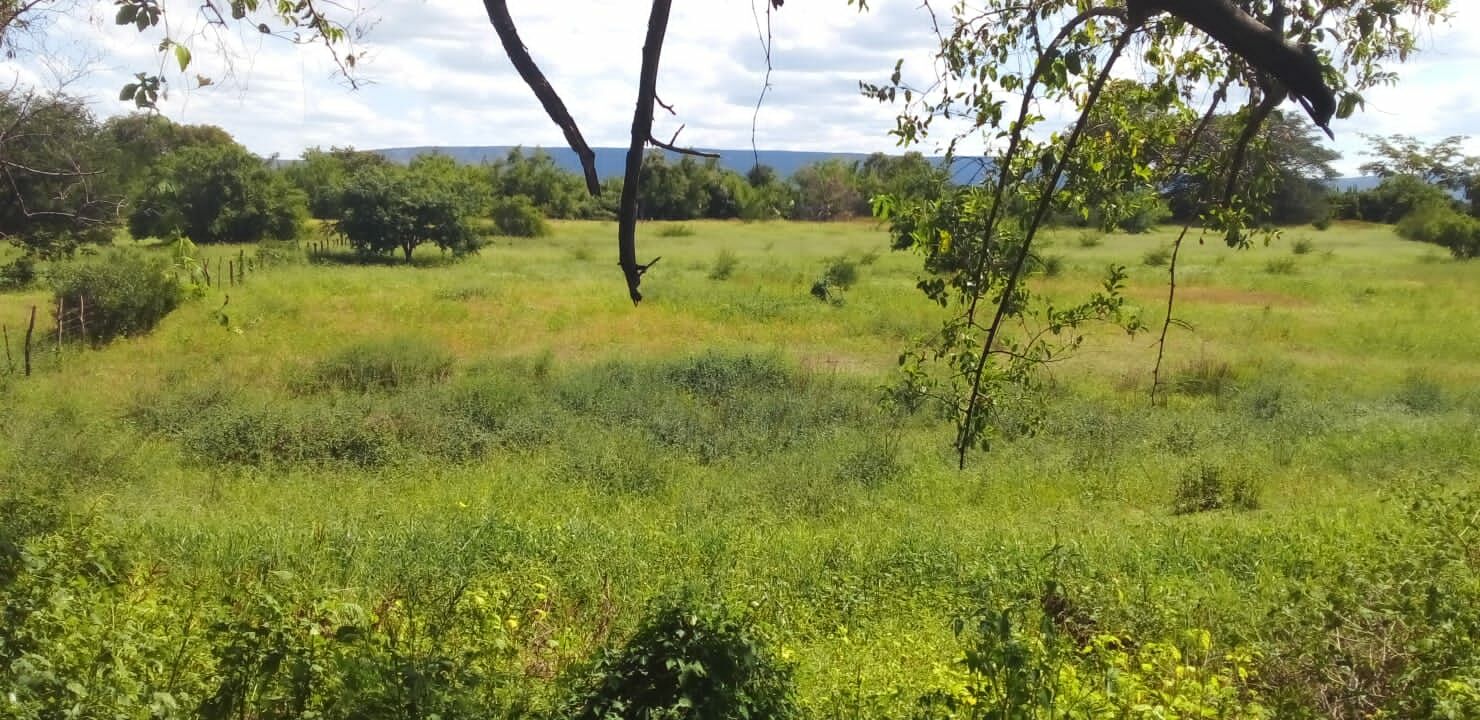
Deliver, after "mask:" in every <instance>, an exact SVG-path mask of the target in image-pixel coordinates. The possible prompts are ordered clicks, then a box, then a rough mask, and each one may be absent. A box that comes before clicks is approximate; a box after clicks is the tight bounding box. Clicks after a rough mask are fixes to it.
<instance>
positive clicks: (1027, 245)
mask: <svg viewBox="0 0 1480 720" xmlns="http://www.w3.org/2000/svg"><path fill="white" fill-rule="evenodd" d="M1137 30H1138V27H1135V26H1132V27H1127V28H1126V29H1125V31H1124V32H1122V33H1121V34H1120V38H1119V39H1117V40H1116V41H1115V48H1114V50H1112V51H1111V53H1110V57H1109V58H1107V59H1106V60H1105V67H1104V68H1102V69H1101V70H1100V75H1099V77H1097V78H1095V84H1094V85H1093V86H1092V87H1091V88H1090V92H1089V97H1087V98H1086V99H1085V103H1084V109H1083V110H1082V111H1080V114H1079V121H1078V122H1076V123H1074V130H1073V131H1072V132H1070V133H1069V139H1068V140H1066V141H1065V142H1064V151H1063V154H1062V155H1060V157H1059V161H1058V162H1057V163H1055V165H1054V169H1053V174H1052V175H1050V176H1049V178H1048V181H1047V183H1046V184H1045V185H1044V192H1043V196H1042V197H1041V198H1039V199H1038V207H1037V208H1036V209H1035V210H1034V212H1033V220H1032V222H1031V224H1029V225H1028V230H1027V232H1026V233H1025V234H1024V236H1023V244H1022V247H1021V248H1019V249H1018V254H1017V258H1016V259H1015V260H1014V261H1013V266H1012V272H1011V274H1009V275H1008V277H1007V285H1006V286H1005V287H1004V288H1003V289H1002V295H1001V297H1000V298H999V299H998V301H997V311H996V313H995V315H994V316H993V317H992V325H991V327H990V328H989V329H988V330H987V340H986V342H985V343H983V344H982V353H981V356H980V357H978V358H977V361H976V370H975V371H974V372H973V373H972V377H971V396H970V398H969V399H968V400H967V403H966V417H965V418H964V419H963V421H962V423H961V427H960V428H959V432H958V434H957V436H956V452H957V461H958V462H957V467H958V469H962V470H964V469H966V453H967V451H969V450H970V449H971V427H972V424H973V422H974V421H975V419H976V413H977V408H978V406H979V405H980V404H981V398H982V376H983V375H984V374H985V373H986V369H987V359H988V358H990V357H991V356H992V346H993V345H995V344H996V343H997V334H998V332H999V331H1001V329H1002V321H1003V319H1004V318H1006V317H1007V308H1008V306H1010V305H1011V304H1012V297H1013V294H1014V293H1016V292H1017V286H1018V283H1019V282H1020V281H1021V280H1022V277H1023V271H1024V270H1025V269H1026V267H1027V262H1028V254H1029V252H1030V251H1031V249H1032V246H1033V239H1034V237H1035V236H1036V235H1037V234H1038V228H1039V227H1040V226H1041V225H1042V224H1043V219H1044V218H1045V217H1046V216H1047V215H1048V209H1049V206H1050V205H1052V204H1053V196H1054V189H1055V188H1057V187H1058V185H1059V180H1060V179H1061V178H1062V177H1063V176H1064V169H1065V168H1066V167H1068V165H1069V159H1070V158H1071V157H1072V156H1073V154H1074V150H1075V149H1076V148H1077V147H1078V145H1079V138H1080V137H1082V136H1083V135H1084V126H1085V125H1086V124H1087V123H1088V121H1089V113H1090V111H1091V110H1093V109H1094V107H1095V104H1096V103H1097V102H1099V99H1100V93H1101V92H1102V91H1103V90H1104V89H1105V83H1106V82H1107V81H1108V80H1109V79H1110V71H1111V70H1112V69H1113V68H1114V67H1115V63H1116V61H1117V60H1119V59H1120V55H1121V53H1123V52H1125V48H1126V46H1127V45H1129V44H1130V41H1131V37H1133V36H1134V35H1135V34H1136V32H1137ZM1017 131H1018V132H1019V133H1021V132H1022V128H1021V127H1020V128H1018V129H1017ZM1001 192H1002V188H1001V187H1000V186H999V187H998V195H999V197H1000V195H1001ZM992 211H993V213H995V212H996V211H997V209H996V207H993V209H992ZM977 289H978V292H980V290H981V288H980V285H978V288H977ZM977 297H980V296H977ZM975 299H976V298H973V304H974V301H975Z"/></svg>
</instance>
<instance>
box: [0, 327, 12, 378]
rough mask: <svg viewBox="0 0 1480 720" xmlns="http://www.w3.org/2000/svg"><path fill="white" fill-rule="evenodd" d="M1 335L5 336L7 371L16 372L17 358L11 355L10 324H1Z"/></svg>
mask: <svg viewBox="0 0 1480 720" xmlns="http://www.w3.org/2000/svg"><path fill="white" fill-rule="evenodd" d="M0 335H4V336H5V371H6V372H15V360H14V359H13V358H11V357H10V326H9V325H0Z"/></svg>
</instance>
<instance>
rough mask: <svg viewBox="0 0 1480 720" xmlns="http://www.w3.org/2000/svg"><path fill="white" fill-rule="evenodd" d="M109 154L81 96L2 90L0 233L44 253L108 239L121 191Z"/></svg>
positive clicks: (114, 224) (63, 252)
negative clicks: (109, 168)
mask: <svg viewBox="0 0 1480 720" xmlns="http://www.w3.org/2000/svg"><path fill="white" fill-rule="evenodd" d="M108 156H109V147H108V142H107V139H106V138H105V137H104V136H103V134H102V133H101V132H100V129H99V127H98V124H97V122H96V121H95V120H94V118H93V116H92V113H90V112H89V111H88V110H87V108H86V106H85V105H83V103H82V102H81V101H80V100H77V99H75V98H71V97H67V96H64V95H44V94H40V93H36V92H32V91H21V90H4V91H0V188H3V189H0V238H5V239H8V240H10V241H11V242H12V243H14V244H16V245H19V246H20V247H22V248H24V249H25V250H27V251H28V252H31V253H35V254H38V255H42V256H59V255H66V254H68V253H70V252H71V251H72V249H73V248H75V247H76V246H77V245H78V244H81V243H85V242H103V241H107V240H109V239H110V238H111V236H112V234H113V231H114V229H115V228H116V227H117V226H118V223H119V216H120V211H121V208H122V205H123V196H122V192H121V188H120V187H119V185H118V183H117V182H116V177H115V176H114V175H112V174H110V173H108V172H106V171H105V169H104V168H105V163H106V162H107V160H108Z"/></svg>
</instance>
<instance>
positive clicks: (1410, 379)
mask: <svg viewBox="0 0 1480 720" xmlns="http://www.w3.org/2000/svg"><path fill="white" fill-rule="evenodd" d="M1395 399H1396V400H1397V401H1398V404H1399V405H1402V406H1403V407H1404V408H1406V409H1407V410H1408V411H1409V412H1414V413H1420V414H1424V413H1434V412H1439V411H1440V410H1443V409H1444V391H1443V389H1442V388H1440V387H1439V383H1437V382H1434V381H1433V380H1432V379H1431V378H1428V377H1425V376H1423V375H1420V374H1418V373H1410V374H1409V375H1408V376H1407V377H1405V378H1403V384H1402V385H1401V386H1400V387H1399V388H1398V392H1397V394H1396V397H1395Z"/></svg>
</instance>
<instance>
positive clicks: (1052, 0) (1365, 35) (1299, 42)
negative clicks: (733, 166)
mask: <svg viewBox="0 0 1480 720" xmlns="http://www.w3.org/2000/svg"><path fill="white" fill-rule="evenodd" d="M1446 7H1447V3H1446V2H1444V1H1443V0H1399V1H1393V0H1358V1H1356V2H1353V1H1352V0H1313V1H1310V2H1302V3H1287V2H1284V0H1255V1H1253V2H1245V3H1241V4H1235V3H1233V2H1230V1H1227V0H1207V1H1197V2H1192V1H1189V0H1133V1H1132V2H1130V3H1128V4H1119V3H1109V2H1088V3H1087V2H1083V1H1082V0H1029V1H1028V2H1026V3H1024V2H1020V1H1019V0H986V2H982V3H978V4H977V5H975V6H972V7H971V8H969V9H968V8H967V7H966V6H957V7H956V8H955V9H954V10H953V11H952V12H951V14H950V16H949V19H948V20H947V21H946V22H943V23H940V24H941V35H940V37H941V43H940V49H939V52H938V53H937V55H936V58H935V68H934V70H935V75H936V78H935V82H934V83H933V84H932V85H930V86H929V87H926V88H920V87H916V86H913V85H911V84H909V83H907V82H905V81H904V79H903V68H902V63H903V61H901V63H900V64H899V65H896V70H895V72H894V74H893V76H892V77H891V78H890V79H889V80H888V81H887V82H885V83H882V84H878V85H873V84H866V85H865V86H864V88H863V90H864V92H865V94H866V95H869V96H871V97H874V98H877V99H879V100H882V101H887V102H896V101H903V108H902V111H901V113H900V115H899V117H898V120H897V123H896V126H895V128H894V130H893V131H892V133H893V134H894V135H895V137H896V138H897V139H898V140H899V141H900V142H901V143H904V144H915V143H920V142H924V141H926V139H927V138H930V137H932V133H941V132H944V134H945V135H946V140H945V145H946V147H947V148H948V150H950V151H952V152H954V150H955V149H956V148H957V147H958V145H959V143H960V142H961V141H963V140H966V139H971V140H972V141H974V142H980V141H984V142H985V143H986V145H987V146H988V147H990V148H992V150H991V152H990V153H989V155H990V160H991V163H990V165H991V168H990V170H989V172H988V179H987V181H986V183H985V184H984V185H983V186H982V187H979V188H972V189H969V190H963V191H962V192H959V193H955V194H953V195H951V196H948V197H946V198H943V199H941V200H925V201H904V202H892V201H886V202H881V203H877V206H878V207H879V209H880V210H881V213H882V214H883V215H884V216H885V217H887V218H888V219H890V220H891V225H892V230H893V233H894V235H895V238H896V245H897V246H905V247H913V248H915V249H917V250H918V251H919V252H921V253H922V254H924V255H925V257H926V263H927V269H930V270H932V271H933V272H932V277H931V278H929V279H927V280H926V281H924V282H922V283H921V287H922V289H924V290H925V291H926V293H927V294H929V295H930V296H931V297H933V298H935V299H937V300H938V301H940V302H941V303H942V304H944V305H947V306H950V307H954V308H956V309H957V310H958V312H957V314H955V315H954V317H953V318H952V319H950V320H949V321H947V322H946V323H945V325H944V326H943V327H942V329H941V331H940V332H939V333H937V334H936V335H934V336H933V337H932V338H931V339H929V340H927V341H926V342H925V343H924V344H923V345H922V346H921V347H919V348H918V349H917V350H916V351H915V352H913V353H909V354H907V355H906V356H905V361H906V363H905V364H906V370H907V373H906V378H907V382H908V383H909V384H910V385H911V387H913V388H914V390H915V391H916V392H918V393H928V394H931V395H934V396H936V397H938V398H940V399H941V401H942V404H943V405H944V406H945V407H946V408H948V409H949V412H950V415H951V416H952V417H953V418H954V419H955V421H956V424H957V430H958V433H957V438H956V447H957V449H958V451H959V453H960V457H961V461H962V462H963V463H964V462H965V458H966V453H967V452H968V450H970V449H971V448H973V447H983V446H985V445H986V444H988V443H989V442H990V439H991V436H992V427H991V423H990V421H989V418H990V416H991V411H992V409H993V407H994V404H995V403H997V402H998V401H999V400H1000V399H1001V398H1002V397H1004V396H1005V394H1006V390H1007V387H1008V386H1009V385H1013V384H1020V383H1021V382H1024V381H1026V380H1027V379H1029V376H1030V375H1031V373H1030V370H1031V369H1032V367H1034V366H1036V364H1039V363H1041V362H1044V361H1047V360H1049V359H1052V358H1054V357H1056V356H1057V354H1058V353H1059V352H1061V351H1062V350H1064V349H1066V348H1072V347H1073V346H1074V344H1075V343H1076V342H1078V338H1079V337H1080V335H1079V334H1078V333H1076V332H1074V328H1075V327H1076V326H1077V325H1078V324H1079V323H1080V322H1083V321H1086V320H1089V319H1106V320H1115V319H1120V320H1124V319H1125V318H1123V317H1121V316H1120V311H1121V305H1120V303H1121V299H1120V296H1119V294H1118V290H1119V282H1120V280H1119V277H1120V274H1119V271H1117V270H1114V269H1112V271H1111V272H1110V274H1109V277H1108V278H1107V281H1106V284H1105V286H1104V288H1103V290H1102V292H1100V293H1097V294H1095V295H1093V296H1091V297H1090V298H1089V299H1088V300H1087V301H1086V302H1085V303H1084V304H1081V305H1079V306H1076V307H1071V308H1069V309H1065V308H1063V307H1062V306H1061V305H1057V304H1051V303H1048V302H1047V301H1046V300H1037V299H1035V297H1034V295H1033V294H1032V293H1031V292H1030V291H1029V290H1028V289H1027V288H1025V287H1024V284H1023V283H1022V279H1023V277H1024V274H1025V271H1026V270H1027V268H1028V266H1029V263H1028V259H1029V257H1030V256H1031V255H1032V251H1033V243H1034V240H1035V239H1036V237H1037V234H1038V231H1039V230H1040V229H1041V228H1042V226H1043V224H1044V221H1045V220H1046V219H1047V218H1048V217H1050V215H1051V214H1054V213H1066V214H1080V215H1083V216H1088V213H1089V212H1090V211H1091V210H1093V209H1096V208H1098V207H1102V206H1103V205H1104V202H1105V200H1106V199H1107V198H1113V197H1124V196H1126V195H1128V194H1130V195H1133V194H1134V191H1135V190H1136V189H1137V188H1141V189H1144V190H1146V191H1150V192H1160V191H1161V190H1162V189H1164V188H1167V187H1172V186H1174V185H1175V184H1176V183H1177V182H1178V181H1179V180H1180V179H1182V178H1184V177H1189V176H1190V177H1193V178H1206V179H1208V180H1209V182H1208V183H1207V185H1206V189H1203V190H1200V191H1197V192H1195V193H1194V194H1193V196H1192V202H1190V203H1189V205H1190V207H1189V209H1188V210H1189V212H1190V213H1192V214H1195V216H1196V218H1197V220H1198V221H1199V223H1200V224H1201V225H1202V226H1203V227H1204V228H1206V230H1207V231H1209V232H1213V233H1216V234H1218V235H1221V236H1223V238H1224V239H1225V240H1226V241H1227V242H1228V243H1229V244H1230V245H1233V246H1240V247H1241V246H1244V245H1247V244H1248V243H1249V241H1250V239H1251V232H1250V229H1251V228H1252V227H1253V226H1254V225H1255V224H1256V223H1257V221H1258V218H1259V216H1260V214H1261V213H1263V212H1266V211H1265V210H1264V208H1266V207H1267V203H1268V201H1269V197H1270V195H1271V193H1272V192H1273V189H1274V187H1275V183H1276V181H1277V180H1278V174H1277V172H1275V171H1274V170H1275V169H1274V168H1273V167H1272V166H1270V165H1264V164H1261V163H1259V162H1257V161H1254V160H1255V159H1256V158H1258V157H1259V155H1260V154H1261V148H1262V147H1265V146H1267V144H1268V143H1267V139H1266V140H1261V130H1262V129H1263V127H1264V125H1265V121H1266V120H1268V119H1269V118H1270V116H1271V115H1272V114H1273V113H1274V111H1275V110H1276V109H1277V107H1278V105H1279V104H1280V103H1281V102H1283V101H1284V100H1285V98H1286V97H1287V96H1289V95H1291V94H1292V93H1293V94H1294V95H1295V96H1296V97H1297V98H1298V99H1299V100H1300V101H1301V102H1302V103H1303V105H1304V107H1305V109H1306V111H1307V113H1308V114H1309V115H1310V116H1311V117H1312V118H1313V119H1314V120H1315V121H1316V122H1317V124H1320V125H1323V126H1324V125H1325V124H1326V123H1328V122H1329V121H1330V120H1331V119H1332V117H1333V116H1336V117H1344V116H1346V115H1349V114H1350V113H1351V112H1353V111H1354V110H1355V109H1356V108H1357V107H1358V106H1360V104H1361V102H1362V97H1361V92H1362V91H1363V90H1365V89H1367V88H1369V87H1372V86H1374V85H1378V84H1381V83H1386V82H1391V81H1393V80H1394V79H1395V77H1396V76H1395V75H1393V74H1392V73H1391V71H1390V70H1388V69H1387V68H1386V66H1385V63H1388V62H1390V61H1393V60H1402V59H1404V58H1406V57H1407V56H1408V54H1409V53H1410V52H1412V51H1413V50H1414V49H1415V47H1416V39H1417V34H1416V33H1417V31H1416V29H1415V28H1416V27H1418V26H1421V25H1422V24H1425V23H1432V22H1435V21H1437V20H1439V19H1441V18H1442V16H1443V12H1444V11H1445V9H1446ZM939 19H940V18H939V13H937V20H939ZM1015 58H1016V59H1025V60H1026V62H1013V61H1011V60H1012V59H1015ZM1112 73H1114V76H1115V77H1117V78H1122V79H1126V78H1127V77H1128V76H1129V79H1132V80H1134V81H1135V82H1136V83H1137V84H1138V85H1140V86H1141V88H1142V89H1139V90H1135V91H1134V92H1117V89H1118V88H1119V87H1120V84H1119V83H1116V84H1111V83H1110V82H1109V81H1110V78H1111V77H1112ZM1230 99H1235V100H1238V99H1246V102H1245V104H1244V105H1243V106H1242V107H1241V108H1239V109H1237V110H1236V111H1234V113H1233V118H1232V120H1231V121H1230V122H1231V123H1232V126H1233V127H1235V128H1238V129H1237V132H1236V134H1234V135H1233V137H1234V138H1235V140H1234V141H1233V142H1231V143H1229V144H1227V145H1226V146H1225V147H1223V148H1221V149H1219V150H1216V151H1214V152H1204V153H1202V154H1199V153H1198V152H1197V151H1198V149H1199V147H1202V138H1203V136H1204V134H1205V133H1207V132H1209V129H1210V127H1211V126H1213V125H1214V118H1215V116H1216V115H1217V114H1218V112H1219V110H1220V108H1221V107H1222V106H1223V105H1224V103H1226V102H1228V101H1229V100H1230ZM1136 103H1143V104H1147V105H1148V106H1149V107H1152V108H1155V109H1156V110H1157V116H1158V117H1165V118H1166V120H1167V122H1165V123H1162V122H1158V123H1154V124H1151V125H1149V126H1148V125H1146V124H1145V123H1143V122H1142V116H1143V115H1144V113H1140V112H1136V111H1135V104H1136ZM1053 104H1062V105H1065V106H1068V107H1071V108H1074V110H1075V111H1076V115H1077V119H1076V120H1075V121H1073V122H1072V123H1071V124H1070V125H1069V126H1068V127H1064V128H1058V127H1054V126H1053V125H1052V124H1051V123H1050V122H1049V120H1048V118H1047V117H1045V115H1044V114H1043V112H1042V110H1041V108H1043V107H1045V106H1049V105H1053ZM946 118H953V119H955V120H954V122H949V123H947V122H946V121H945V119H946ZM943 124H944V127H942V125H943ZM1216 134H1223V133H1216ZM963 231H964V232H963ZM1178 247H1180V241H1179V242H1178ZM1173 258H1174V259H1173V262H1172V263H1171V265H1170V272H1171V273H1172V277H1173V279H1174V278H1175V272H1176V263H1175V251H1174V255H1173ZM1173 287H1175V285H1173ZM1170 322H1171V313H1170V312H1169V313H1168V317H1167V323H1168V325H1167V326H1165V327H1164V328H1163V333H1162V338H1163V345H1164V343H1165V337H1166V327H1169V326H1170ZM1129 327H1135V325H1134V323H1133V322H1132V323H1130V324H1129ZM1159 380H1160V376H1159V366H1158V373H1157V374H1156V376H1155V381H1154V383H1153V388H1155V387H1157V386H1158V385H1159Z"/></svg>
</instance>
